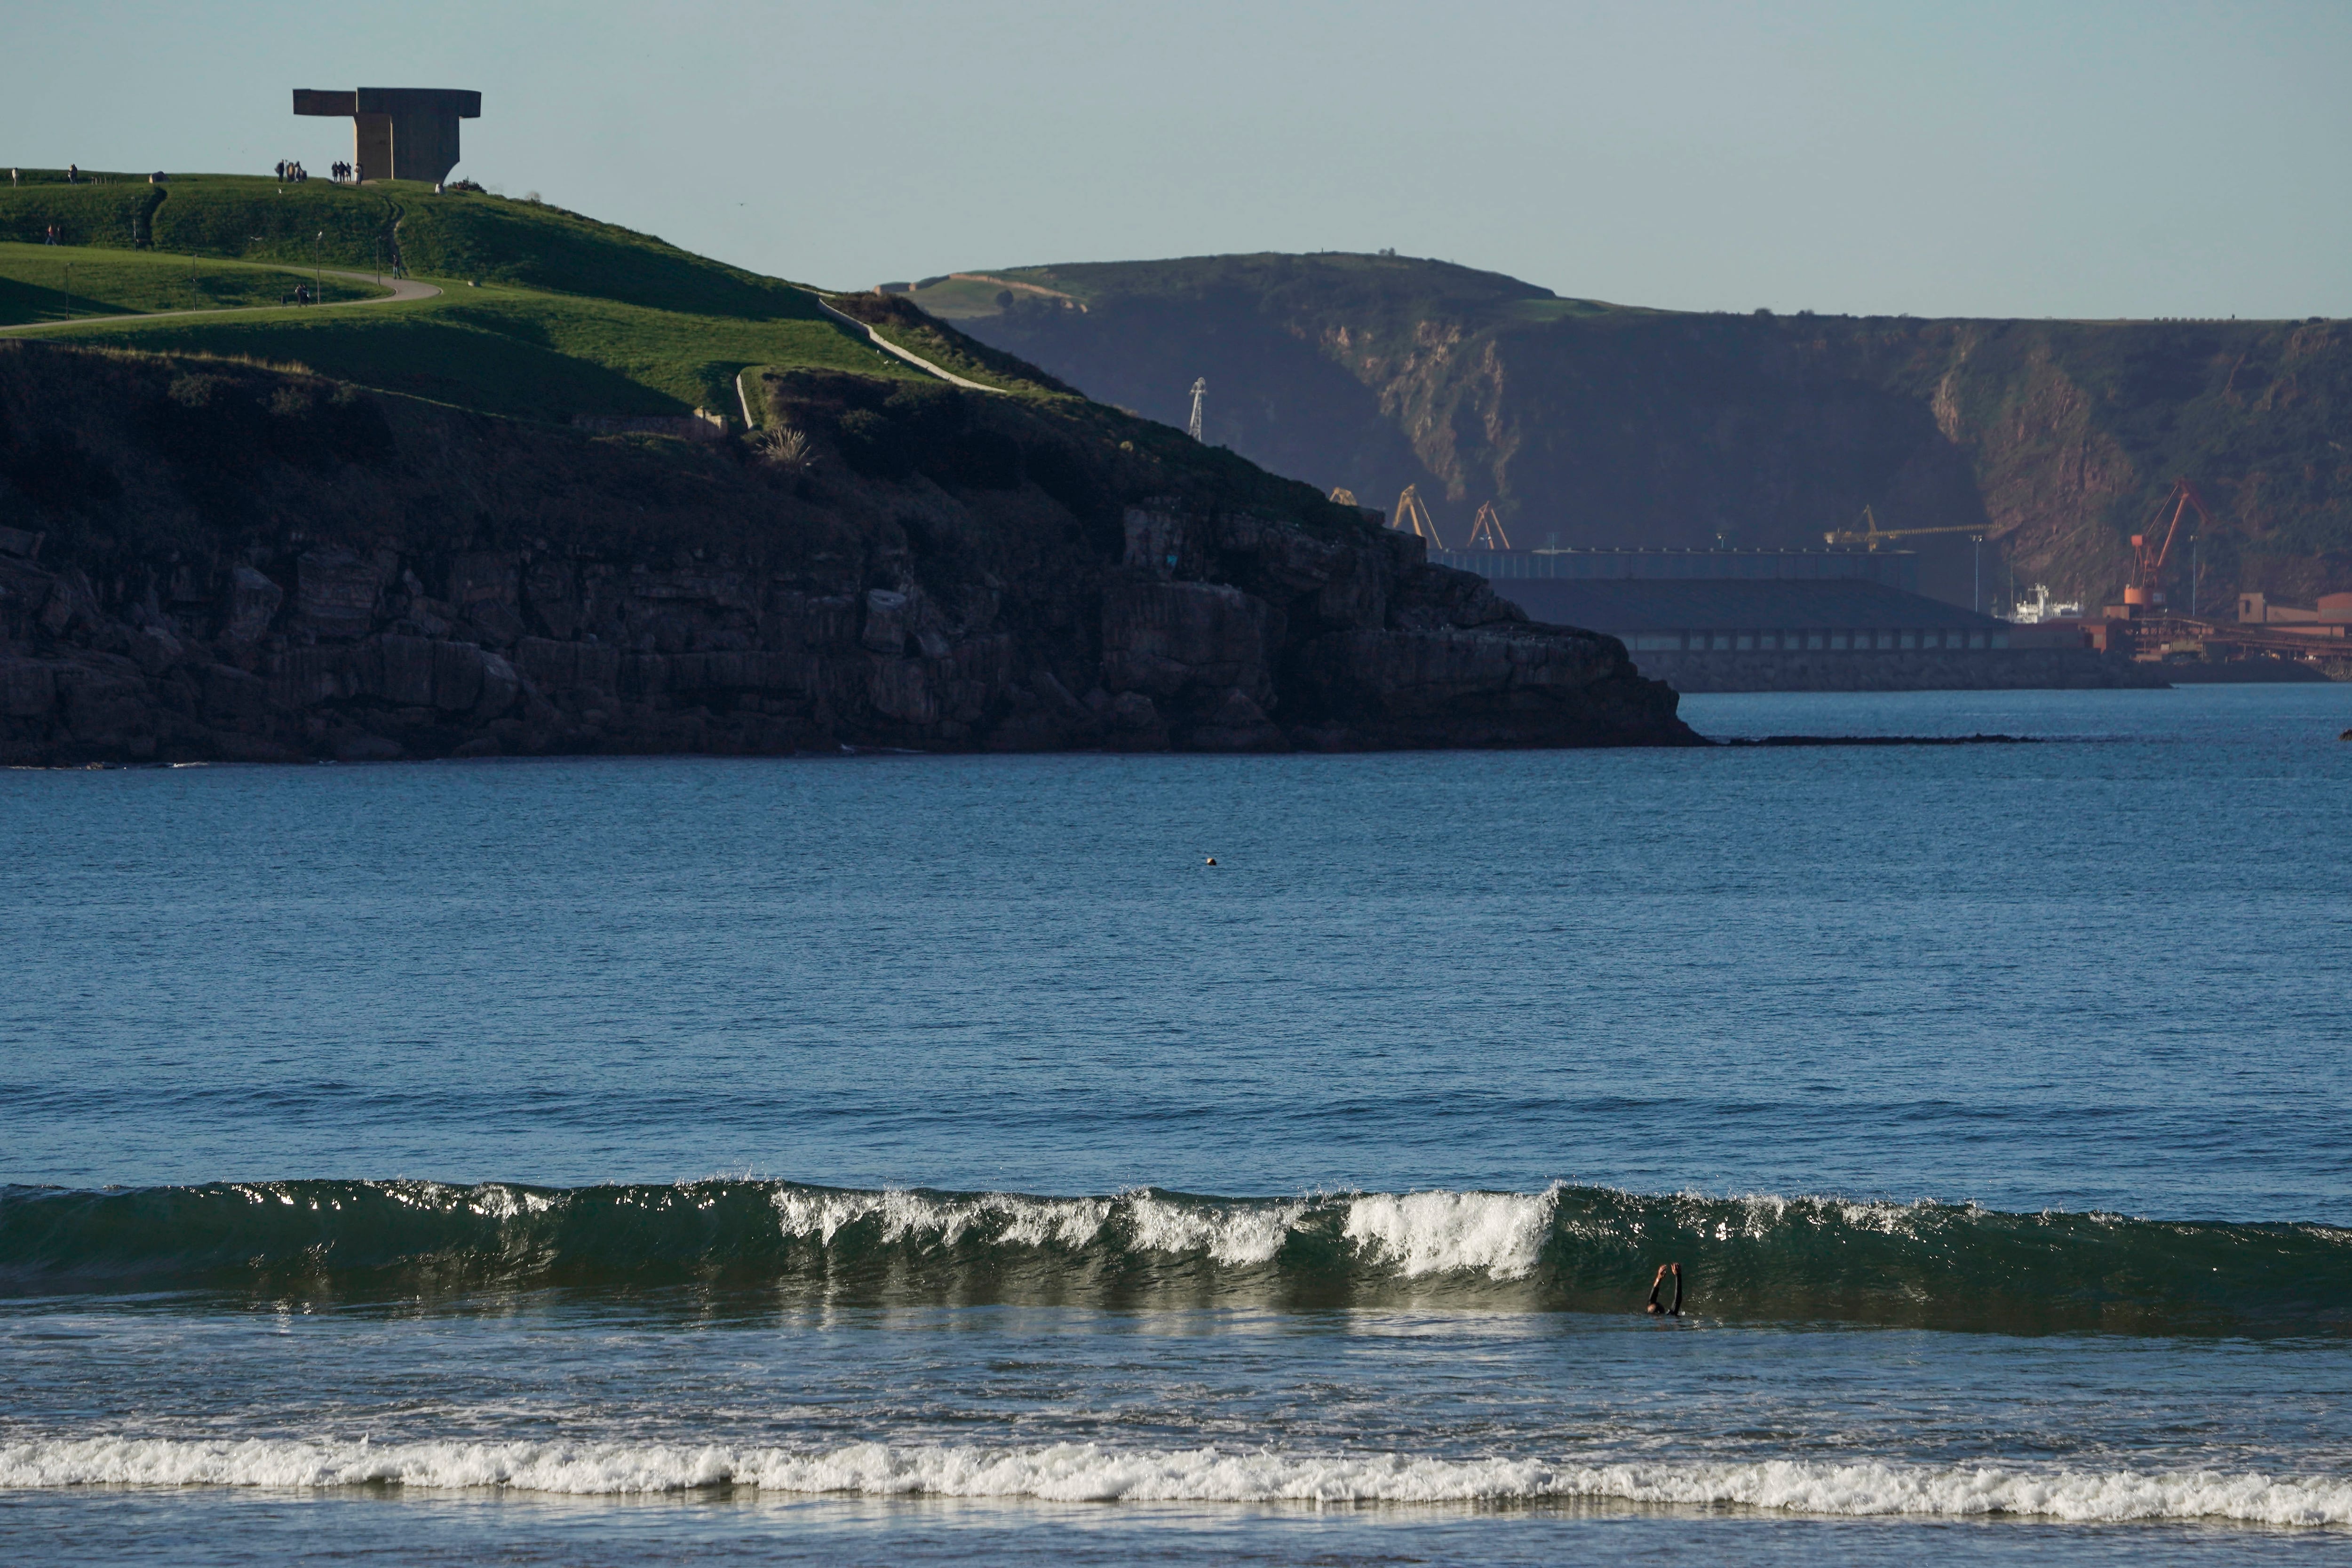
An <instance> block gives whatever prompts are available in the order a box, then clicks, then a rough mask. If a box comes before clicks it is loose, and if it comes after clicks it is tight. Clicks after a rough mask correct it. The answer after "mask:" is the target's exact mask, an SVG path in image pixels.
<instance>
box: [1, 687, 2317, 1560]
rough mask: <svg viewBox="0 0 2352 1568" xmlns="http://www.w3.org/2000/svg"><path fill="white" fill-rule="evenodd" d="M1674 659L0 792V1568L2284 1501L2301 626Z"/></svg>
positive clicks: (2296, 1507) (1839, 1537) (1345, 1546)
mask: <svg viewBox="0 0 2352 1568" xmlns="http://www.w3.org/2000/svg"><path fill="white" fill-rule="evenodd" d="M1685 714H1686V716H1688V717H1689V718H1690V719H1691V720H1692V722H1693V723H1694V724H1695V725H1696V726H1697V727H1699V728H1700V729H1701V730H1702V731H1704V732H1706V733H1708V734H1710V735H1715V736H1719V737H1765V736H1772V735H1792V734H1808V735H1839V736H1864V735H1879V736H1915V737H1920V736H1966V735H1970V734H1975V733H1979V732H1987V733H1999V734H2005V735H2010V736H2021V737H2031V738H2032V743H2031V744H2021V745H2005V744H2004V745H1967V746H1876V747H1725V748H1719V749H1710V750H1704V751H1674V752H1639V751H1630V752H1573V753H1538V754H1507V755H1484V754H1481V755H1403V756H1376V757H1295V758H1186V757H1174V758H1171V757H1158V758H1117V757H1055V758H870V757H869V758H823V759H818V758H811V759H800V760H791V761H726V760H712V759H686V758H669V759H651V760H610V761H606V760H568V761H493V762H473V763H446V764H429V765H386V766H376V767H320V768H226V767H222V768H173V769H151V770H130V771H112V772H84V773H37V772H12V773H5V774H0V866H5V873H0V876H4V877H5V880H0V889H5V896H0V956H5V967H4V968H0V1560H5V1561H8V1562H73V1563H100V1564H103V1563H156V1562H166V1561H168V1562H173V1563H295V1562H304V1563H308V1562H318V1561H329V1560H331V1561H335V1562H339V1563H379V1562H380V1563H685V1562H694V1563H731V1562H738V1561H741V1562H747V1563H748V1562H755V1561H756V1562H762V1563H774V1562H812V1563H815V1562H824V1563H946V1562H995V1561H1007V1562H1010V1561H1023V1560H1031V1559H1035V1558H1038V1557H1043V1556H1046V1555H1048V1554H1050V1555H1052V1556H1054V1557H1056V1558H1058V1559H1060V1560H1062V1561H1063V1562H1065V1563H1074V1564H1078V1563H1236V1562H1240V1563H1248V1562H1265V1563H1291V1562H1317V1563H1408V1562H1410V1563H1558V1562H1612V1563H1614V1562H1622V1561H1629V1560H1630V1561H1637V1562H1638V1561H1651V1560H1658V1561H1663V1560H1666V1559H1669V1558H1672V1559H1674V1560H1676V1561H1685V1562H1693V1561H1707V1562H1723V1563H1817V1562H1821V1561H1824V1560H1830V1561H1839V1562H1851V1563H1902V1564H1906V1565H1909V1564H1916V1563H1919V1562H1921V1561H1923V1560H1925V1561H1945V1560H1964V1561H1971V1562H1974V1561H1990V1562H2011V1561H2014V1562H2017V1563H2028V1562H2031V1563H2035V1564H2038V1565H2043V1568H2047V1565H2048V1564H2051V1563H2059V1564H2074V1563H2125V1562H2129V1563H2167V1562H2190V1561H2195V1562H2200V1563H2202V1562H2213V1561H2227V1562H2241V1561H2242V1562H2255V1561H2261V1562H2264V1563H2279V1562H2284V1563H2306V1562H2326V1563H2352V1103H2347V1102H2352V1059H2347V1046H2352V962H2347V953H2352V744H2346V743H2343V742H2340V741H2338V740H2337V738H2336V737H2337V735H2338V733H2339V732H2340V731H2343V730H2345V729H2347V727H2352V687H2347V686H2249V687H2227V686H2207V687H2196V688H2188V689H2184V690H2179V691H2171V692H2112V693H2106V692H2084V693H2057V692H2025V693H1986V694H1959V693H1927V694H1906V695H1769V696H1712V697H1696V698H1690V699H1686V701H1685ZM1211 856H1213V857H1214V858H1215V862H1216V863H1215V864H1214V865H1213V866H1212V865H1209V864H1207V863H1206V862H1207V859H1208V857H1211ZM1665 1263H1679V1264H1680V1265H1681V1267H1682V1270H1683V1272H1684V1284H1685V1302H1684V1315H1683V1316H1682V1317H1681V1318H1679V1319H1675V1320H1664V1319H1660V1318H1654V1317H1651V1316H1648V1315H1646V1314H1644V1312H1643V1303H1644V1301H1645V1298H1646V1297H1647V1296H1648V1293H1649V1291H1650V1288H1651V1282H1652V1280H1653V1278H1654V1274H1655V1272H1656V1270H1657V1268H1658V1266H1659V1265H1661V1264H1665ZM1662 1296H1663V1299H1664V1301H1671V1300H1672V1286H1671V1284H1669V1285H1668V1286H1667V1288H1666V1290H1665V1291H1664V1292H1662Z"/></svg>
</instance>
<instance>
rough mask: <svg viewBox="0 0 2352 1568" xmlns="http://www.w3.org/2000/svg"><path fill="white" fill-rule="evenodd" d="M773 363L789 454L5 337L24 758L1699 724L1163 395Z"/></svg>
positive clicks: (1209, 742) (1576, 738) (8, 489)
mask: <svg viewBox="0 0 2352 1568" xmlns="http://www.w3.org/2000/svg"><path fill="white" fill-rule="evenodd" d="M765 391H766V392H767V394H768V401H769V402H770V411H769V412H770V414H771V417H772V420H773V421H774V424H775V427H778V428H784V429H789V430H790V431H791V432H793V434H794V435H795V436H796V439H795V441H794V442H793V444H791V445H790V447H789V448H784V447H782V446H781V445H774V444H772V445H755V444H751V443H747V442H741V441H730V442H726V443H722V444H717V445H711V444H688V443H684V442H676V441H667V440H662V439H658V438H648V437H643V436H633V435H620V436H611V437H606V438H604V439H591V438H588V437H585V436H583V435H581V434H576V433H572V432H569V431H562V430H555V429H551V428H548V427H543V426H537V425H532V424H530V423H524V422H519V421H511V420H505V419H499V418H494V417H491V416H487V415H481V414H473V413H464V412H461V411H457V410H453V409H446V408H442V407H439V406H437V405H433V404H428V403H424V402H416V401H414V400H410V399H405V398H399V397H393V396H388V395H380V394H375V393H371V392H362V391H360V390H358V389H355V388H352V387H350V386H347V385H342V384H339V383H336V382H330V381H326V380H324V379H322V378H319V377H316V376H311V375H307V374H303V373H300V372H299V371H298V370H289V369H286V368H272V367H265V366H257V365H252V364H246V363H236V362H228V361H200V360H199V361H190V360H173V359H165V358H160V357H152V356H132V355H121V354H100V353H91V352H81V351H77V350H72V349H68V348H61V347H58V346H55V345H49V344H27V343H10V344H7V345H5V346H0V525H5V528H6V529H7V530H8V531H7V532H6V533H5V536H0V544H5V545H6V546H7V547H8V548H7V549H5V551H0V762H6V763H10V764H15V765H20V766H23V765H32V766H74V765H80V764H86V763H91V762H142V761H143V762H155V761H182V760H188V761H194V760H244V761H298V760H309V759H316V758H337V759H341V760H347V761H359V760H389V759H394V758H432V757H445V756H469V757H470V756H486V755H498V754H502V753H503V754H515V753H520V754H546V753H650V752H712V753H722V754H739V755H741V754H752V755H757V754H782V753H793V752H810V751H838V750H840V749H842V748H844V747H853V748H855V747H899V748H906V749H912V750H1053V749H1065V748H1080V747H1102V748H1110V749H1120V750H1162V749H1179V750H1212V751H1215V750H1223V751H1272V750H1288V749H1294V748H1323V749H1354V748H1381V747H1456V746H1491V747H1514V746H1591V745H1627V744H1633V745H1690V744H1696V740H1697V737H1695V736H1694V735H1692V734H1691V732H1690V731H1689V730H1688V729H1687V728H1686V727H1685V726H1684V725H1683V724H1682V723H1681V722H1680V720H1679V719H1678V718H1676V716H1675V695H1674V694H1673V692H1672V691H1670V690H1669V689H1668V688H1667V687H1665V686H1664V685H1662V684H1660V683H1657V682H1654V681H1649V680H1645V679H1644V678H1643V677H1642V676H1641V675H1640V674H1638V673H1637V672H1636V671H1635V670H1634V668H1633V664H1631V662H1630V661H1629V660H1628V658H1627V656H1626V653H1625V650H1624V648H1623V646H1622V643H1619V642H1618V641H1617V640H1616V639H1614V638H1611V637H1606V636H1602V635H1600V634H1597V633H1592V632H1578V631H1574V630H1570V629H1564V628H1557V627H1545V626H1539V625H1534V624H1531V623H1529V622H1528V621H1527V619H1526V617H1525V615H1524V614H1523V613H1522V612H1520V611H1519V610H1517V607H1515V606H1512V605H1510V604H1508V603H1507V602H1505V601H1501V600H1499V599H1498V598H1496V596H1495V595H1494V594H1493V592H1492V591H1490V590H1488V589H1487V588H1486V585H1485V584H1484V583H1483V582H1482V581H1481V580H1478V579H1476V578H1475V577H1472V576H1470V575H1469V574H1467V573H1464V572H1457V571H1452V570H1446V569H1444V568H1441V567H1436V566H1432V565H1430V564H1428V562H1427V561H1426V560H1425V559H1423V549H1422V546H1421V542H1420V541H1419V540H1417V539H1412V538H1406V537H1404V536H1402V535H1398V534H1394V533H1391V532H1389V531H1387V530H1384V529H1381V528H1379V527H1378V526H1377V525H1376V524H1375V523H1374V522H1373V521H1372V520H1371V519H1370V518H1369V517H1366V516H1365V515H1364V514H1363V513H1361V512H1359V511H1357V510H1356V509H1354V508H1352V507H1340V506H1337V505H1334V504H1332V503H1330V502H1328V501H1327V500H1325V499H1324V498H1323V497H1321V496H1319V495H1318V494H1316V493H1315V492H1314V491H1312V490H1311V489H1309V488H1308V487H1307V486H1302V485H1297V484H1293V483H1291V482H1289V481H1286V480H1282V479H1278V478H1276V477H1275V476H1271V475H1267V474H1265V473H1264V472H1262V471H1261V470H1258V469H1255V468H1254V467H1252V466H1251V465H1248V464H1246V463H1244V462H1243V461H1241V460H1240V459H1238V458H1235V457H1234V456H1232V455H1230V454H1226V453H1222V452H1218V451H1215V450H1213V449H1210V448H1204V447H1202V446H1200V445H1199V444H1196V443H1193V442H1191V441H1189V440H1186V439H1185V438H1184V437H1183V436H1181V434H1179V433H1176V432H1174V431H1171V430H1167V429H1165V428H1164V427H1160V426H1153V425H1150V424H1149V423H1146V422H1143V421H1140V420H1136V419H1132V418H1129V416H1125V415H1122V414H1119V413H1117V412H1116V411H1113V410H1108V409H1105V408H1101V407H1100V406H1098V405H1094V404H1088V403H1085V402H1082V401H1080V400H1077V399H1075V398H1062V399H1045V400H1027V401H1024V400H1019V399H1014V398H1009V397H980V396H973V395H969V394H965V393H961V392H956V391H955V390H954V389H951V388H948V387H945V386H933V385H927V384H925V385H909V384H908V383H904V382H888V381H882V380H876V379H872V378H866V377H860V376H851V375H845V374H827V373H811V372H796V373H794V374H793V375H789V376H783V377H771V378H769V380H768V382H767V383H766V387H765ZM785 450H788V451H789V453H790V455H789V458H788V459H779V458H778V457H777V456H776V454H777V453H778V452H780V451H785Z"/></svg>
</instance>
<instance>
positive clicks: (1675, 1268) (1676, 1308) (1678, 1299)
mask: <svg viewBox="0 0 2352 1568" xmlns="http://www.w3.org/2000/svg"><path fill="white" fill-rule="evenodd" d="M1668 1274H1672V1275H1673V1276H1674V1277H1675V1304H1674V1305H1673V1306H1671V1307H1662V1306H1660V1305H1658V1292H1659V1291H1663V1290H1664V1289H1665V1286H1666V1276H1667V1275H1668ZM1643 1311H1644V1312H1648V1313H1649V1314H1650V1315H1651V1316H1652V1317H1667V1318H1678V1317H1680V1316H1682V1315H1683V1266H1682V1265H1681V1264H1679V1263H1661V1264H1659V1265H1658V1273H1657V1277H1656V1278H1655V1279H1654V1280H1652V1281H1650V1304H1649V1305H1648V1306H1647V1307H1645V1308H1643Z"/></svg>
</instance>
